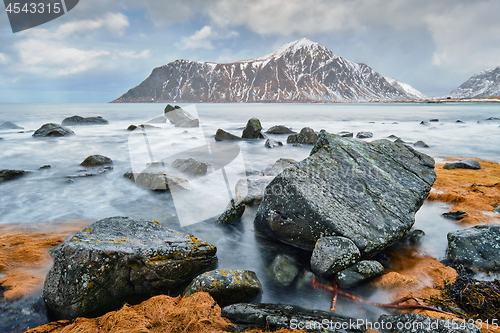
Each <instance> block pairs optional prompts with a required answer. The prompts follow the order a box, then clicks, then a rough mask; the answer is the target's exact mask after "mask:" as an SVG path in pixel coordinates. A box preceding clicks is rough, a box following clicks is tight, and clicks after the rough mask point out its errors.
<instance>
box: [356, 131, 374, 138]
mask: <svg viewBox="0 0 500 333" xmlns="http://www.w3.org/2000/svg"><path fill="white" fill-rule="evenodd" d="M356 138H358V139H368V138H373V133H372V132H358V134H356Z"/></svg>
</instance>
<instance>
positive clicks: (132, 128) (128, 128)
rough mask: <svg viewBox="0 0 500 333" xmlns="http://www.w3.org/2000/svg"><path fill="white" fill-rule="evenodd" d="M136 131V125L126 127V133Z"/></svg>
mask: <svg viewBox="0 0 500 333" xmlns="http://www.w3.org/2000/svg"><path fill="white" fill-rule="evenodd" d="M135 129H137V125H130V126H129V127H127V131H133V130H135Z"/></svg>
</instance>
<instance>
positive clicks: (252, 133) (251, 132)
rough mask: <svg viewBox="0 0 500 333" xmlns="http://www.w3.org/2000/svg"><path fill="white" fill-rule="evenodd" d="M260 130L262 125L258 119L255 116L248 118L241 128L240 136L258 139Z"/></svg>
mask: <svg viewBox="0 0 500 333" xmlns="http://www.w3.org/2000/svg"><path fill="white" fill-rule="evenodd" d="M261 130H262V125H261V124H260V120H259V119H257V118H250V119H249V120H248V122H247V126H246V127H245V129H244V130H243V133H242V135H241V137H242V138H243V139H258V138H260V137H261V134H260V131H261Z"/></svg>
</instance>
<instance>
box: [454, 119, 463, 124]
mask: <svg viewBox="0 0 500 333" xmlns="http://www.w3.org/2000/svg"><path fill="white" fill-rule="evenodd" d="M455 122H456V123H464V121H461V120H460V119H458V120H457V121H455Z"/></svg>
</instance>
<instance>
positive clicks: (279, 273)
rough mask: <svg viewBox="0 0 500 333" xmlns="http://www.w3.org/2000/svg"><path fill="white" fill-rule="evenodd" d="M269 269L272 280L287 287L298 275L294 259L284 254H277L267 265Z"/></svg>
mask: <svg viewBox="0 0 500 333" xmlns="http://www.w3.org/2000/svg"><path fill="white" fill-rule="evenodd" d="M269 270H270V274H271V277H272V278H273V280H274V281H275V282H276V283H278V284H280V285H281V286H283V287H288V286H289V285H290V284H292V282H293V280H295V278H296V277H297V275H299V269H298V267H297V263H296V262H295V259H293V258H292V257H290V256H288V255H286V254H278V255H277V256H276V257H275V258H274V260H273V262H272V263H271V265H270V266H269Z"/></svg>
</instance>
